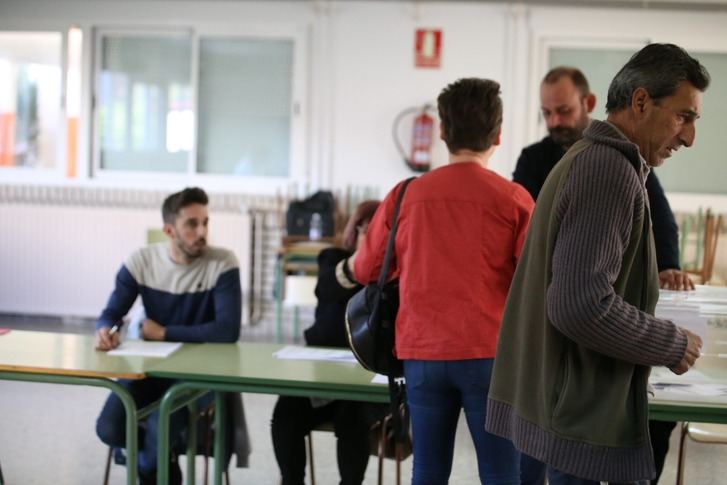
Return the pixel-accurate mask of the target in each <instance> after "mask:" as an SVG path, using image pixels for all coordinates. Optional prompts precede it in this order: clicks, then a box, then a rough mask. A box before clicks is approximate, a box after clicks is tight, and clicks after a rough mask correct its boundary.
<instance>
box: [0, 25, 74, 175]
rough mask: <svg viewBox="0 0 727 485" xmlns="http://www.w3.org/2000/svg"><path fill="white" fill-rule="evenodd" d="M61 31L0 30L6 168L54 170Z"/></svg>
mask: <svg viewBox="0 0 727 485" xmlns="http://www.w3.org/2000/svg"><path fill="white" fill-rule="evenodd" d="M61 51H62V35H61V33H60V32H0V166H1V167H27V168H53V167H55V166H56V161H57V160H56V159H57V154H58V141H59V140H60V139H61V136H60V130H61V84H62V78H61Z"/></svg>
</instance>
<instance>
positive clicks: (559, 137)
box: [548, 126, 583, 148]
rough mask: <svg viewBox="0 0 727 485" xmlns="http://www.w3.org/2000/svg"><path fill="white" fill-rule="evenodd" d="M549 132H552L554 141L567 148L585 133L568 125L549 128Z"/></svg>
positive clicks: (551, 135)
mask: <svg viewBox="0 0 727 485" xmlns="http://www.w3.org/2000/svg"><path fill="white" fill-rule="evenodd" d="M548 133H550V137H551V138H552V139H553V141H554V142H556V143H557V144H558V145H561V146H564V147H566V148H567V147H570V146H571V145H573V144H574V143H575V142H577V141H578V140H580V139H581V137H582V135H583V132H582V131H580V130H577V129H576V128H570V127H568V126H555V127H553V128H549V129H548Z"/></svg>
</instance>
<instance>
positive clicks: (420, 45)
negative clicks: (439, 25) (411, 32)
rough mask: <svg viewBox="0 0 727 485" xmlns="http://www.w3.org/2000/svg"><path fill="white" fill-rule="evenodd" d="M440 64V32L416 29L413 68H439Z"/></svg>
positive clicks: (437, 30)
mask: <svg viewBox="0 0 727 485" xmlns="http://www.w3.org/2000/svg"><path fill="white" fill-rule="evenodd" d="M441 62H442V31H441V30H439V29H417V31H416V36H415V38H414V66H415V67H428V68H439V67H440V65H441Z"/></svg>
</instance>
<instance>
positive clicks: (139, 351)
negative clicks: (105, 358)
mask: <svg viewBox="0 0 727 485" xmlns="http://www.w3.org/2000/svg"><path fill="white" fill-rule="evenodd" d="M181 346H182V343H181V342H151V341H148V340H125V341H123V342H121V345H119V346H118V347H116V348H115V349H113V350H109V351H108V355H116V356H119V355H133V356H138V357H161V358H163V357H169V356H170V355H172V353H173V352H174V351H175V350H177V349H178V348H179V347H181Z"/></svg>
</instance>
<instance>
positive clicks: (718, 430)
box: [677, 422, 727, 485]
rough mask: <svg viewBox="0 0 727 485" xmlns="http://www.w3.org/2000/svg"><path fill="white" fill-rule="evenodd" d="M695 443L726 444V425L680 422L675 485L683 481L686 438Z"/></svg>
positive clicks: (680, 484) (679, 484)
mask: <svg viewBox="0 0 727 485" xmlns="http://www.w3.org/2000/svg"><path fill="white" fill-rule="evenodd" d="M687 437H689V438H690V439H691V440H692V441H696V442H697V443H709V444H720V445H727V425H724V424H710V423H688V422H684V423H682V427H681V435H680V436H679V456H678V459H677V485H682V484H683V483H684V468H685V455H686V438H687Z"/></svg>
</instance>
